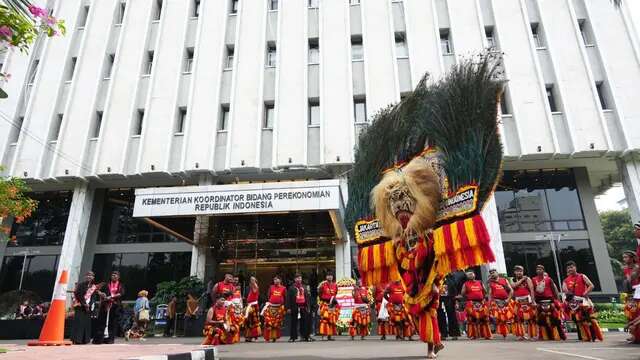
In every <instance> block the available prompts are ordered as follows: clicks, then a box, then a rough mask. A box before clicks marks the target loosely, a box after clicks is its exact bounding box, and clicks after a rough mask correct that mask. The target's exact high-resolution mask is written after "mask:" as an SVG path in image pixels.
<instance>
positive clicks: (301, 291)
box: [296, 285, 307, 305]
mask: <svg viewBox="0 0 640 360" xmlns="http://www.w3.org/2000/svg"><path fill="white" fill-rule="evenodd" d="M296 290H297V291H298V293H297V294H296V304H298V305H304V304H305V303H306V302H307V300H306V299H305V297H304V287H302V285H300V286H296Z"/></svg>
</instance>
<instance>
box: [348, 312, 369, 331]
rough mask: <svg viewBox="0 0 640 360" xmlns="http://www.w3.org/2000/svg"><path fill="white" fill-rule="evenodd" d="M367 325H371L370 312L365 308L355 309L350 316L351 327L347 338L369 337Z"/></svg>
mask: <svg viewBox="0 0 640 360" xmlns="http://www.w3.org/2000/svg"><path fill="white" fill-rule="evenodd" d="M369 324H371V311H370V310H369V308H368V305H367V307H366V308H365V307H356V308H354V309H353V313H352V314H351V325H350V326H349V336H351V337H354V336H367V335H369Z"/></svg>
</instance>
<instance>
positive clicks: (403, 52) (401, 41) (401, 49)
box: [396, 33, 409, 59]
mask: <svg viewBox="0 0 640 360" xmlns="http://www.w3.org/2000/svg"><path fill="white" fill-rule="evenodd" d="M396 57H397V58H398V59H406V58H408V57H409V49H407V42H406V40H405V34H404V33H396Z"/></svg>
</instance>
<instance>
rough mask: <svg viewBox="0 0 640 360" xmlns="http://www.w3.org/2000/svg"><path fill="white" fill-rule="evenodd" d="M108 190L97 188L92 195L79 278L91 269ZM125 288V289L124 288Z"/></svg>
mask: <svg viewBox="0 0 640 360" xmlns="http://www.w3.org/2000/svg"><path fill="white" fill-rule="evenodd" d="M107 194H108V192H107V191H106V190H105V189H97V190H96V191H95V194H94V196H93V208H92V209H91V221H90V223H89V228H88V231H87V240H86V241H85V244H84V254H83V255H82V262H81V263H80V274H79V275H78V276H79V278H80V279H81V280H82V274H85V273H86V272H87V271H89V270H93V271H96V270H99V269H93V258H94V257H95V254H96V252H95V248H96V244H97V243H98V236H99V235H100V225H101V222H102V212H103V211H104V204H105V203H106V202H107V201H108V199H107ZM125 290H126V289H125Z"/></svg>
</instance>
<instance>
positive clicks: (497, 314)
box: [488, 269, 513, 338]
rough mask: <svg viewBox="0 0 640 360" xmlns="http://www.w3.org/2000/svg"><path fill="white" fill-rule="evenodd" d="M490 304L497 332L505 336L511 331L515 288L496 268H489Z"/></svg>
mask: <svg viewBox="0 0 640 360" xmlns="http://www.w3.org/2000/svg"><path fill="white" fill-rule="evenodd" d="M488 285H489V286H488V289H489V306H490V307H491V316H492V317H493V318H494V320H495V322H496V333H497V334H500V335H502V336H503V337H504V338H506V337H507V334H508V333H509V325H510V324H511V322H512V321H513V306H512V304H511V297H512V296H513V289H512V288H511V285H510V284H509V282H508V281H507V279H505V278H502V277H500V274H498V271H497V270H496V269H491V270H489V282H488Z"/></svg>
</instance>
